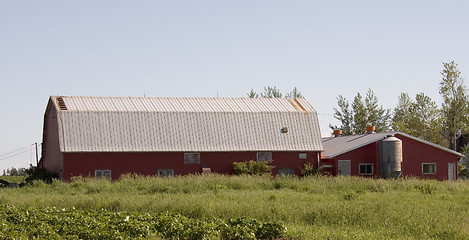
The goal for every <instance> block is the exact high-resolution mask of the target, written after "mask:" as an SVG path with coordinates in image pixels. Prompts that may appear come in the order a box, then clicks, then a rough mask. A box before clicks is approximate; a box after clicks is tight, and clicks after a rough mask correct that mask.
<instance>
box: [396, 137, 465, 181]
mask: <svg viewBox="0 0 469 240" xmlns="http://www.w3.org/2000/svg"><path fill="white" fill-rule="evenodd" d="M396 137H397V138H399V139H401V140H402V156H403V161H402V174H403V176H415V177H420V178H430V179H438V180H446V179H448V163H454V164H456V166H457V164H458V157H457V156H455V155H454V154H451V153H449V152H446V151H443V150H441V149H438V148H434V147H432V146H429V145H427V144H424V143H422V142H419V141H415V140H413V139H410V138H407V137H405V136H402V135H396ZM422 163H436V174H422ZM457 174H458V171H457V169H456V172H455V176H456V179H457Z"/></svg>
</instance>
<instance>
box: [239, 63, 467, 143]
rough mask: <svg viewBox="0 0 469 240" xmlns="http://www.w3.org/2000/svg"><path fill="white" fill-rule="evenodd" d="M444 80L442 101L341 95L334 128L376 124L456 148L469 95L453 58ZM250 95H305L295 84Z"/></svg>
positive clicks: (351, 130) (355, 130)
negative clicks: (391, 101) (388, 104)
mask: <svg viewBox="0 0 469 240" xmlns="http://www.w3.org/2000/svg"><path fill="white" fill-rule="evenodd" d="M441 76H442V80H441V81H440V83H439V93H440V95H441V97H442V100H443V101H442V105H441V106H440V107H439V106H438V105H437V104H436V102H435V101H434V100H433V99H431V98H430V97H429V96H427V95H425V93H423V92H421V93H418V94H416V95H415V97H414V98H411V97H410V96H409V94H408V93H405V92H404V93H401V94H400V95H399V97H398V103H397V106H396V107H395V108H394V109H393V110H391V109H386V108H384V107H383V106H382V105H380V104H379V101H378V97H377V96H376V95H375V93H374V92H373V90H371V89H368V91H367V92H366V93H365V94H364V95H362V94H360V93H357V95H355V97H354V98H353V100H352V101H351V102H350V101H349V100H348V99H346V98H345V97H344V96H342V95H338V96H337V107H335V108H333V110H334V113H333V115H334V118H336V119H337V120H339V121H340V126H336V125H334V126H333V125H329V126H330V128H331V129H333V130H338V129H340V130H342V134H344V135H352V134H362V133H366V127H367V126H374V127H375V130H376V131H377V132H384V131H388V130H394V131H400V132H404V133H407V134H410V135H412V136H415V137H418V138H421V139H424V140H426V141H429V142H432V143H435V144H439V145H442V146H445V147H449V148H450V149H452V150H459V151H464V149H457V144H456V140H457V139H458V138H459V137H461V136H462V133H463V132H464V131H466V130H469V111H468V110H469V108H468V105H469V98H468V95H467V87H466V85H465V83H464V80H463V78H462V77H461V71H460V70H459V68H458V65H457V64H456V63H455V62H454V61H452V62H448V63H443V70H442V72H441ZM247 96H248V97H250V98H259V97H264V98H281V97H283V96H285V97H291V98H297V97H303V95H302V94H301V92H300V91H298V89H297V88H296V87H295V88H294V89H293V90H292V91H291V92H288V93H286V94H282V92H281V91H280V90H279V89H278V88H277V87H271V86H267V87H264V91H263V92H260V93H258V92H256V91H254V89H251V91H250V92H249V93H248V94H247Z"/></svg>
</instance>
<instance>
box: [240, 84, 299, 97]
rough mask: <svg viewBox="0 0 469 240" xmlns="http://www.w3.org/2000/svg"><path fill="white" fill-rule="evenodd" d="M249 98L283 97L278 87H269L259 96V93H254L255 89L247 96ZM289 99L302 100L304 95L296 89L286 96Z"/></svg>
mask: <svg viewBox="0 0 469 240" xmlns="http://www.w3.org/2000/svg"><path fill="white" fill-rule="evenodd" d="M247 95H248V97H250V98H258V97H263V98H281V97H282V96H283V95H282V93H281V92H280V90H279V89H278V88H277V87H271V86H267V87H264V92H263V93H261V94H258V93H257V92H255V91H254V89H251V91H250V92H249V93H248V94H247ZM285 97H287V98H302V97H303V95H302V94H301V92H300V91H298V89H297V88H296V87H295V88H293V90H292V91H291V92H289V93H287V94H286V95H285Z"/></svg>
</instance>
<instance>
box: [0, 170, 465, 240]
mask: <svg viewBox="0 0 469 240" xmlns="http://www.w3.org/2000/svg"><path fill="white" fill-rule="evenodd" d="M468 196H469V182H467V181H456V182H448V181H434V180H419V179H398V180H383V179H366V178H354V177H350V178H345V177H324V176H314V177H305V178H297V177H277V178H273V177H265V176H249V175H241V176H223V175H206V176H205V175H204V176H198V175H192V176H180V177H169V178H157V177H142V176H125V177H123V178H122V179H120V180H119V181H114V182H111V181H109V180H104V179H86V178H76V179H74V180H73V181H71V182H61V181H54V182H53V183H52V184H45V183H43V182H34V183H33V184H31V185H28V186H26V187H22V188H17V189H7V188H3V189H0V204H5V205H10V206H15V207H17V208H21V209H23V208H31V209H42V208H51V207H55V208H56V209H63V208H65V209H73V208H75V209H76V211H82V212H83V214H87V212H94V211H97V212H100V211H105V212H108V213H109V214H111V213H116V214H117V213H121V214H124V215H125V214H127V213H135V214H136V216H137V215H139V214H140V215H145V214H150V215H151V216H159V215H160V214H161V213H165V212H172V213H174V214H179V215H181V216H184V217H185V218H188V219H192V220H197V221H202V222H205V223H210V221H208V220H207V219H220V221H223V222H224V223H226V224H229V223H230V222H233V221H235V222H236V221H245V220H242V219H245V218H247V219H256V220H255V221H259V222H262V223H271V222H274V221H275V222H283V223H284V224H285V226H286V227H287V229H288V232H287V233H286V235H285V237H284V238H286V239H469V228H468V226H469V217H468V216H469V198H468ZM132 216H133V215H132ZM132 216H131V217H130V219H134V217H132ZM0 219H2V218H0ZM0 221H3V220H0ZM246 222H247V223H246V224H247V225H249V222H250V221H248V220H246ZM0 224H1V223H0ZM239 231H240V232H243V231H242V229H239ZM2 232H4V231H2ZM267 232H268V231H267ZM227 233H229V231H227ZM222 236H223V235H222V233H220V235H219V236H218V237H220V238H221V237H222ZM259 236H260V235H259ZM149 238H152V237H149ZM207 238H210V237H207ZM214 238H216V237H214ZM233 238H234V237H233Z"/></svg>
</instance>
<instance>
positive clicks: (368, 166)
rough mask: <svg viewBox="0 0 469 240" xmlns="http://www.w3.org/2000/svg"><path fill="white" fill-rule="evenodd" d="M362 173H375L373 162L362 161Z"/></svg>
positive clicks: (360, 168)
mask: <svg viewBox="0 0 469 240" xmlns="http://www.w3.org/2000/svg"><path fill="white" fill-rule="evenodd" d="M359 174H360V175H373V163H361V164H359Z"/></svg>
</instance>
